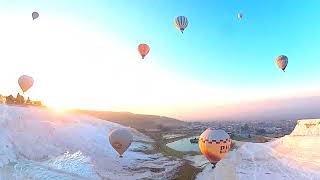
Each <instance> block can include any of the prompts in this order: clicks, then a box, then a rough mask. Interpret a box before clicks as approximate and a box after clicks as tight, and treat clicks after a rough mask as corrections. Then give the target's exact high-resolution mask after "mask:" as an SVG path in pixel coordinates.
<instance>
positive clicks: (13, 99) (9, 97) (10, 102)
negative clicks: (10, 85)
mask: <svg viewBox="0 0 320 180" xmlns="http://www.w3.org/2000/svg"><path fill="white" fill-rule="evenodd" d="M14 101H15V98H14V97H13V96H12V95H11V94H10V95H9V96H7V97H6V103H7V104H13V103H14Z"/></svg>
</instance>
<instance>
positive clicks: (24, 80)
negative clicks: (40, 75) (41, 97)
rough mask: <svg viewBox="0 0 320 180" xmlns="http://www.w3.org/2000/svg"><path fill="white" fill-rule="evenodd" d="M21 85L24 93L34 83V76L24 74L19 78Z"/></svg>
mask: <svg viewBox="0 0 320 180" xmlns="http://www.w3.org/2000/svg"><path fill="white" fill-rule="evenodd" d="M18 83H19V86H20V88H21V90H22V92H23V93H25V92H26V91H28V89H30V88H31V87H32V85H33V78H32V77H30V76H27V75H22V76H20V77H19V79H18Z"/></svg>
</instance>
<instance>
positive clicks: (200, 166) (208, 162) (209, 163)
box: [199, 162, 210, 168]
mask: <svg viewBox="0 0 320 180" xmlns="http://www.w3.org/2000/svg"><path fill="white" fill-rule="evenodd" d="M208 164H210V162H206V163H204V164H202V165H201V166H199V167H200V168H203V166H205V165H208Z"/></svg>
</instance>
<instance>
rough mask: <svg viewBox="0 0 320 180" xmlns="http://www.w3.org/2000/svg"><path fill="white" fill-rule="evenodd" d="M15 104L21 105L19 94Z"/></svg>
mask: <svg viewBox="0 0 320 180" xmlns="http://www.w3.org/2000/svg"><path fill="white" fill-rule="evenodd" d="M16 103H17V104H21V96H20V93H18V94H17V97H16Z"/></svg>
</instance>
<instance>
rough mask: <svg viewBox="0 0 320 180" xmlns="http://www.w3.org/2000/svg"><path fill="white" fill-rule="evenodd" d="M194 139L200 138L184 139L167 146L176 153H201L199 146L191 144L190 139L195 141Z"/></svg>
mask: <svg viewBox="0 0 320 180" xmlns="http://www.w3.org/2000/svg"><path fill="white" fill-rule="evenodd" d="M193 138H198V136H194V137H189V138H183V139H180V140H178V141H174V142H172V143H168V144H167V146H168V147H169V148H171V149H174V150H176V151H181V152H188V151H194V152H200V149H199V146H198V144H191V143H190V139H193Z"/></svg>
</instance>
